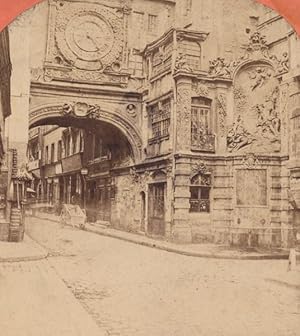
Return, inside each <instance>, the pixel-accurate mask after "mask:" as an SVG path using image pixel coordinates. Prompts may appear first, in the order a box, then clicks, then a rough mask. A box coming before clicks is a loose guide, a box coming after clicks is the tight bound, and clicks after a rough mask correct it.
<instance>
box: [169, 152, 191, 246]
mask: <svg viewBox="0 0 300 336" xmlns="http://www.w3.org/2000/svg"><path fill="white" fill-rule="evenodd" d="M189 186H190V159H188V158H183V157H179V158H177V159H176V169H175V181H174V215H173V230H172V239H173V241H174V242H177V243H191V242H192V230H191V225H190V222H189V209H190V187H189Z"/></svg>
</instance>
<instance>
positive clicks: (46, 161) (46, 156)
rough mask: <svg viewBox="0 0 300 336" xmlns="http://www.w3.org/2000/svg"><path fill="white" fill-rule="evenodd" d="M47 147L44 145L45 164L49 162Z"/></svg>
mask: <svg viewBox="0 0 300 336" xmlns="http://www.w3.org/2000/svg"><path fill="white" fill-rule="evenodd" d="M48 161H49V147H48V146H46V148H45V164H48V163H49V162H48Z"/></svg>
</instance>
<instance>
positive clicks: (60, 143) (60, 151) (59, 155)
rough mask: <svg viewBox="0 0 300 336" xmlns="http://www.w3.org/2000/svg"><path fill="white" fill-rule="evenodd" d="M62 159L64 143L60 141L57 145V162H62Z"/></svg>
mask: <svg viewBox="0 0 300 336" xmlns="http://www.w3.org/2000/svg"><path fill="white" fill-rule="evenodd" d="M61 159H62V141H61V140H59V141H58V143H57V160H58V161H60V160H61Z"/></svg>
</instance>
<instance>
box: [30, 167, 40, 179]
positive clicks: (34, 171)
mask: <svg viewBox="0 0 300 336" xmlns="http://www.w3.org/2000/svg"><path fill="white" fill-rule="evenodd" d="M31 174H32V175H33V177H34V178H35V179H36V180H40V179H41V172H40V170H39V169H36V170H33V171H31Z"/></svg>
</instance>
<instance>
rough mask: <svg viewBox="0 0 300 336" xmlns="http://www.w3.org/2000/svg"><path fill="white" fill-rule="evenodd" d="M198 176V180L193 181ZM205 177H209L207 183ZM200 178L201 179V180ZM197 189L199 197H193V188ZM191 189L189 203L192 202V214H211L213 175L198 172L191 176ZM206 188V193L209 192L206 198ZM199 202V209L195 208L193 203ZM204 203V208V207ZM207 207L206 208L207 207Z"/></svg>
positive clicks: (190, 211)
mask: <svg viewBox="0 0 300 336" xmlns="http://www.w3.org/2000/svg"><path fill="white" fill-rule="evenodd" d="M196 177H197V178H198V181H197V182H193V180H194V179H195V178H196ZM205 178H206V179H207V181H208V182H207V183H204V182H203V181H205ZM199 179H201V181H200V182H199ZM193 189H194V190H195V191H196V193H197V196H198V197H197V198H192V190H193ZM189 190H190V198H189V203H190V208H189V213H192V214H210V213H211V191H212V175H211V174H210V173H206V174H201V173H198V174H196V175H194V176H193V177H192V178H191V183H190V186H189ZM204 190H205V193H208V197H207V198H204V197H202V196H203V191H204ZM193 203H194V204H195V203H198V204H197V209H195V208H193V206H192V204H193ZM203 205H204V208H203ZM205 207H206V208H205Z"/></svg>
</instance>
